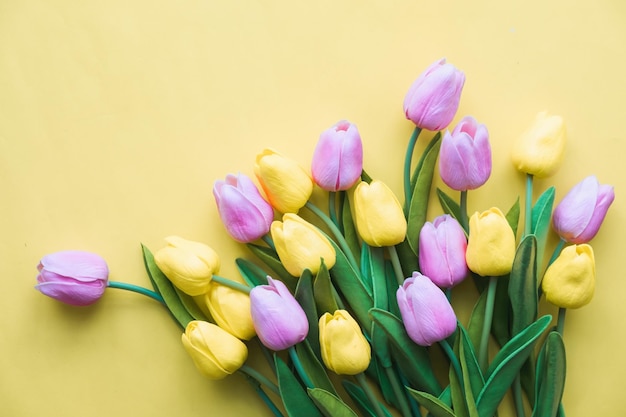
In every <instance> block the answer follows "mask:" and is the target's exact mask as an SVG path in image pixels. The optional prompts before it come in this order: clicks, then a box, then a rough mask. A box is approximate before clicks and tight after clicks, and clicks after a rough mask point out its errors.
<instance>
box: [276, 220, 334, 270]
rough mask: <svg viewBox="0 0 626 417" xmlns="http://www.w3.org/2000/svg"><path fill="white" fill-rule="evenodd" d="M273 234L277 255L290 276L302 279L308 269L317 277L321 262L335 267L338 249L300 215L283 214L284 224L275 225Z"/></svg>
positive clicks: (279, 222) (277, 223)
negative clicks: (301, 276)
mask: <svg viewBox="0 0 626 417" xmlns="http://www.w3.org/2000/svg"><path fill="white" fill-rule="evenodd" d="M270 232H271V234H272V239H273V240H274V245H275V246H276V253H278V257H279V258H280V261H281V262H282V263H283V266H284V267H285V269H286V270H287V271H288V272H289V273H290V274H291V275H293V276H296V277H299V276H300V275H301V274H302V271H304V270H305V269H309V270H310V271H311V272H312V273H313V274H316V273H317V272H318V271H319V268H320V263H321V260H322V259H324V263H325V264H326V266H327V267H328V268H329V269H330V268H332V267H333V265H335V260H336V254H335V249H334V248H333V247H332V246H331V244H330V242H329V241H328V238H327V237H326V236H324V234H322V233H321V232H320V231H319V229H318V228H317V227H315V226H313V225H312V224H311V223H309V222H307V221H306V220H304V219H303V218H301V217H300V216H298V215H297V214H293V213H286V214H284V215H283V221H282V222H281V221H274V222H273V223H272V227H271V228H270Z"/></svg>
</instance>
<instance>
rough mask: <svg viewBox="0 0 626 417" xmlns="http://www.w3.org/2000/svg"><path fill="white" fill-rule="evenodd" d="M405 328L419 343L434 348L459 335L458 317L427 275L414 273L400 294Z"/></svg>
mask: <svg viewBox="0 0 626 417" xmlns="http://www.w3.org/2000/svg"><path fill="white" fill-rule="evenodd" d="M396 298H397V300H398V307H399V308H400V315H401V316H402V321H403V322H404V327H405V329H406V331H407V333H408V335H409V337H410V338H411V340H413V341H414V342H415V343H417V344H418V345H420V346H430V345H432V344H433V343H436V342H439V341H441V340H443V339H445V338H447V337H449V336H450V335H452V333H454V332H455V330H456V325H457V324H456V323H457V320H456V314H454V310H453V309H452V306H451V305H450V302H449V301H448V299H447V298H446V295H445V294H444V293H443V291H441V289H440V288H439V287H437V286H436V285H435V284H434V283H433V282H432V281H431V280H430V278H428V277H427V276H425V275H422V274H420V273H419V272H413V276H412V277H411V278H407V279H406V280H404V284H402V286H401V287H400V288H398V291H397V292H396Z"/></svg>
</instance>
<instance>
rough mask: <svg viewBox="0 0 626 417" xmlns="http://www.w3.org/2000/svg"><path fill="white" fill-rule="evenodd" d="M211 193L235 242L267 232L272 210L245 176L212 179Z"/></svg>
mask: <svg viewBox="0 0 626 417" xmlns="http://www.w3.org/2000/svg"><path fill="white" fill-rule="evenodd" d="M213 196H214V197H215V203H216V204H217V209H218V211H219V214H220V218H221V219H222V223H224V226H226V230H227V231H228V233H229V234H230V235H231V236H232V238H233V239H235V240H236V241H238V242H242V243H248V242H252V241H253V240H256V239H259V238H260V237H261V236H263V235H265V234H266V233H267V232H269V230H270V226H271V224H272V221H273V220H274V209H272V206H271V205H270V204H269V203H268V202H267V201H265V200H264V199H263V197H261V193H260V192H259V190H258V189H257V188H256V185H254V183H253V182H252V180H251V179H250V178H249V177H248V176H246V175H243V174H238V175H236V176H235V175H227V176H226V179H225V180H220V181H216V182H215V185H214V186H213Z"/></svg>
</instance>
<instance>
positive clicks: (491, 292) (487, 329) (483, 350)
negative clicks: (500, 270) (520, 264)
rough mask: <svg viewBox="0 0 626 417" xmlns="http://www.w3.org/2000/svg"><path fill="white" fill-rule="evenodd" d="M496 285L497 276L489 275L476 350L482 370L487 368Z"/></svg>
mask: <svg viewBox="0 0 626 417" xmlns="http://www.w3.org/2000/svg"><path fill="white" fill-rule="evenodd" d="M497 285H498V278H497V277H490V278H489V287H488V288H487V302H486V304H485V321H484V322H483V330H482V334H481V337H480V348H479V351H478V363H479V365H480V368H481V369H482V370H483V372H484V371H486V370H487V364H488V362H489V335H490V334H491V322H492V320H493V304H494V301H495V299H496V287H497Z"/></svg>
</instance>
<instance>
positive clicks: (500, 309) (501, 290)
mask: <svg viewBox="0 0 626 417" xmlns="http://www.w3.org/2000/svg"><path fill="white" fill-rule="evenodd" d="M509 279H510V278H509V276H508V275H505V276H502V277H499V278H498V287H497V288H496V299H495V302H494V304H493V316H494V317H497V318H498V319H497V320H493V321H492V322H491V333H492V334H493V337H494V338H495V339H496V342H498V344H499V345H500V346H504V345H505V344H506V343H507V342H508V341H509V340H510V339H511V326H510V323H511V320H512V319H511V315H512V314H513V313H512V312H511V300H509Z"/></svg>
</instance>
